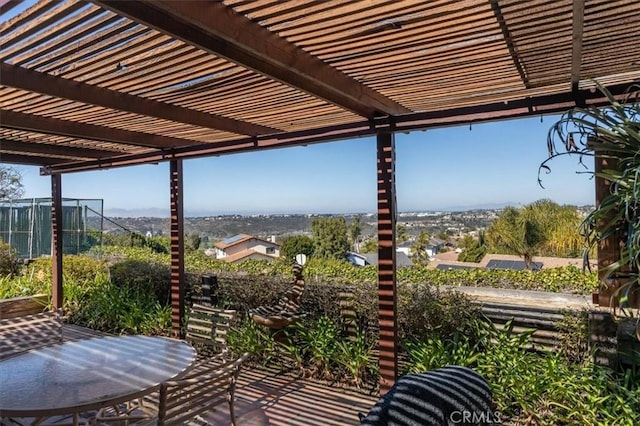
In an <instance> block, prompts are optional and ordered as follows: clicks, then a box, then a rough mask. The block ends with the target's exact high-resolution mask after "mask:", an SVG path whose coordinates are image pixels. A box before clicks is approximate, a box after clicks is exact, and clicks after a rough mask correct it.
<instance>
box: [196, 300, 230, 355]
mask: <svg viewBox="0 0 640 426" xmlns="http://www.w3.org/2000/svg"><path fill="white" fill-rule="evenodd" d="M236 317H237V312H236V311H235V310H231V309H219V308H212V307H209V306H204V305H200V304H194V305H193V306H192V307H191V311H190V313H189V321H188V322H187V334H186V336H185V340H186V341H187V342H189V343H190V344H191V345H192V346H193V347H195V348H196V350H197V351H198V356H199V357H202V356H213V355H226V354H227V350H228V348H227V333H228V332H229V328H230V327H231V323H232V322H233V321H235V319H236Z"/></svg>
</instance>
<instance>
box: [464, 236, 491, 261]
mask: <svg viewBox="0 0 640 426" xmlns="http://www.w3.org/2000/svg"><path fill="white" fill-rule="evenodd" d="M461 246H462V248H463V250H462V253H460V254H459V255H458V261H460V262H474V263H479V262H480V261H481V260H482V259H483V258H484V255H485V254H487V244H486V240H485V233H484V231H480V235H479V237H478V239H477V240H474V239H473V238H472V237H471V236H470V235H465V237H464V238H463V240H462V243H461Z"/></svg>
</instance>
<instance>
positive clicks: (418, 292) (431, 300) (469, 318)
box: [398, 284, 482, 340]
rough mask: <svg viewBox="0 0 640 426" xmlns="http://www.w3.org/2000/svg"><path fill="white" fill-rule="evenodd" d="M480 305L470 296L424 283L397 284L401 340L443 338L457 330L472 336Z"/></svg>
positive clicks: (479, 313)
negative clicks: (473, 301)
mask: <svg viewBox="0 0 640 426" xmlns="http://www.w3.org/2000/svg"><path fill="white" fill-rule="evenodd" d="M481 309H482V308H481V307H480V306H479V305H477V304H474V303H472V300H471V298H470V297H469V296H467V295H465V294H463V293H459V292H456V291H452V290H446V289H440V288H437V287H432V286H429V285H426V284H405V285H401V286H399V288H398V334H399V336H400V339H403V340H424V339H427V338H430V337H432V336H437V337H439V338H441V339H443V340H446V339H449V338H452V337H453V336H454V335H456V334H463V335H466V336H469V337H470V338H471V339H474V338H475V333H476V330H477V324H476V323H477V321H478V318H479V317H480V316H481Z"/></svg>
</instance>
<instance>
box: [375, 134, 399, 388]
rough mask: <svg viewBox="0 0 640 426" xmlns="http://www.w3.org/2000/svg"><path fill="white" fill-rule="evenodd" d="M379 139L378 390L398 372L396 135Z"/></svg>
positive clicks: (382, 135) (388, 385)
mask: <svg viewBox="0 0 640 426" xmlns="http://www.w3.org/2000/svg"><path fill="white" fill-rule="evenodd" d="M377 139H378V321H379V324H380V336H379V340H378V347H379V351H380V361H379V363H380V394H381V395H384V394H385V393H386V392H387V391H388V390H389V389H390V388H391V387H392V386H393V384H394V383H395V380H396V377H397V376H398V349H397V340H398V323H397V308H396V305H397V304H396V242H395V233H396V188H395V136H394V134H393V133H379V134H378V136H377Z"/></svg>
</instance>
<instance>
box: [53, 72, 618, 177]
mask: <svg viewBox="0 0 640 426" xmlns="http://www.w3.org/2000/svg"><path fill="white" fill-rule="evenodd" d="M627 88H628V85H626V84H621V85H616V86H609V87H608V89H609V90H610V92H611V93H612V94H613V95H614V96H616V97H621V96H624V94H625V90H626V89H627ZM583 102H587V104H588V105H608V103H609V101H608V100H607V98H606V97H604V95H602V93H600V92H598V91H592V90H581V91H579V92H577V93H573V94H572V93H564V94H559V95H545V96H540V97H535V98H527V99H520V100H514V101H510V102H497V103H493V104H487V105H484V106H472V107H462V108H454V109H450V110H442V111H430V112H421V113H413V114H407V115H404V116H401V117H390V118H386V117H383V118H377V119H375V120H370V121H362V122H359V123H351V124H346V125H339V126H331V127H326V128H322V129H312V130H304V131H298V132H286V133H280V134H277V135H272V136H267V137H258V138H240V139H236V140H234V141H225V142H219V143H210V144H205V143H203V144H201V145H199V146H197V147H181V148H175V149H168V150H165V151H163V152H162V153H158V152H150V153H143V154H134V155H123V156H117V157H112V158H108V159H103V160H89V161H85V162H75V163H68V164H64V165H56V166H52V167H46V168H43V169H41V174H44V175H46V174H50V173H58V172H78V171H84V170H92V169H97V168H111V167H123V166H131V165H134V164H143V163H147V162H158V161H167V160H171V159H177V158H180V159H189V158H199V157H206V156H211V155H225V154H235V153H241V152H250V151H260V150H266V149H275V148H285V147H291V146H300V145H308V144H313V143H320V142H329V141H336V140H345V139H353V138H360V137H367V136H373V135H375V134H376V133H377V132H378V131H379V130H381V129H385V128H393V129H394V131H396V132H406V131H413V130H426V129H429V128H436V127H442V126H455V125H460V124H468V123H470V122H473V123H480V122H484V121H491V120H500V119H508V118H520V117H528V116H531V115H540V114H552V113H564V112H566V111H567V110H569V109H571V108H573V107H575V106H576V105H578V104H581V103H583Z"/></svg>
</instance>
